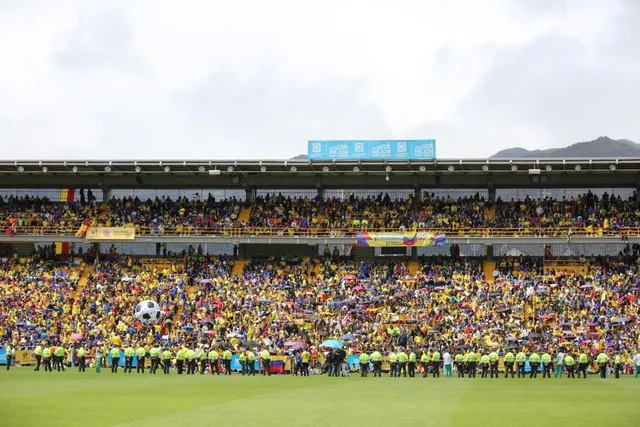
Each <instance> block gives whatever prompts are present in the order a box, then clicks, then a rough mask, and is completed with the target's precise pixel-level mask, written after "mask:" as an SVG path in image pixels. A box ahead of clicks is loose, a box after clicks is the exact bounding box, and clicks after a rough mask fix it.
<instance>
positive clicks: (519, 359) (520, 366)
mask: <svg viewBox="0 0 640 427" xmlns="http://www.w3.org/2000/svg"><path fill="white" fill-rule="evenodd" d="M526 361H527V355H526V354H525V352H524V351H519V352H518V354H516V372H517V373H518V378H526V376H527V375H526V374H525V372H524V364H525V362H526Z"/></svg>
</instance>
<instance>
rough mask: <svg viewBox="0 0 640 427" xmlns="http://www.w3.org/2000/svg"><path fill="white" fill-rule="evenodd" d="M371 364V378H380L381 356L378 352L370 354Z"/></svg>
mask: <svg viewBox="0 0 640 427" xmlns="http://www.w3.org/2000/svg"><path fill="white" fill-rule="evenodd" d="M371 363H372V364H373V378H375V377H376V376H378V377H382V354H381V353H380V352H379V351H378V350H376V351H374V352H373V353H371Z"/></svg>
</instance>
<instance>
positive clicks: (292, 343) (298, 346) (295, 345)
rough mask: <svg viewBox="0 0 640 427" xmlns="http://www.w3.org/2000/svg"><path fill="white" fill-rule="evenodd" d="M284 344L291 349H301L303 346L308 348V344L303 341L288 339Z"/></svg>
mask: <svg viewBox="0 0 640 427" xmlns="http://www.w3.org/2000/svg"><path fill="white" fill-rule="evenodd" d="M284 346H285V347H286V348H288V349H291V350H301V349H303V348H307V345H306V344H305V343H303V342H302V341H287V342H285V343H284Z"/></svg>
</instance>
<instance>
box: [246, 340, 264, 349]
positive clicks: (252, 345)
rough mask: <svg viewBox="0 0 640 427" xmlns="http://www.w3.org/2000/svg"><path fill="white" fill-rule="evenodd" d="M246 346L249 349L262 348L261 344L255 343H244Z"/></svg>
mask: <svg viewBox="0 0 640 427" xmlns="http://www.w3.org/2000/svg"><path fill="white" fill-rule="evenodd" d="M244 346H245V347H247V348H257V347H260V344H258V343H257V342H255V341H247V342H246V343H244Z"/></svg>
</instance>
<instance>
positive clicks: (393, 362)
mask: <svg viewBox="0 0 640 427" xmlns="http://www.w3.org/2000/svg"><path fill="white" fill-rule="evenodd" d="M389 374H390V376H391V378H393V377H397V376H398V356H397V355H396V354H395V353H394V352H393V351H392V352H391V353H389Z"/></svg>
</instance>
